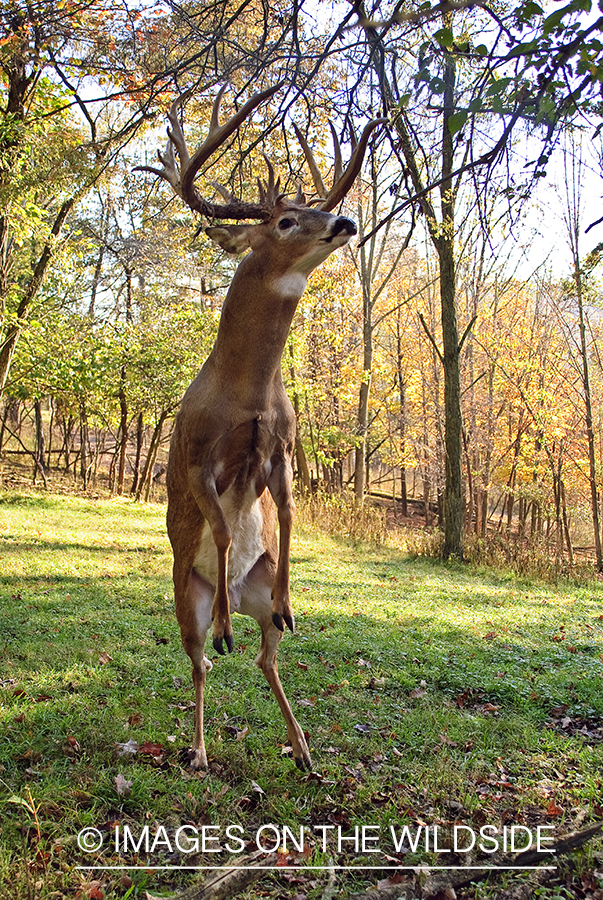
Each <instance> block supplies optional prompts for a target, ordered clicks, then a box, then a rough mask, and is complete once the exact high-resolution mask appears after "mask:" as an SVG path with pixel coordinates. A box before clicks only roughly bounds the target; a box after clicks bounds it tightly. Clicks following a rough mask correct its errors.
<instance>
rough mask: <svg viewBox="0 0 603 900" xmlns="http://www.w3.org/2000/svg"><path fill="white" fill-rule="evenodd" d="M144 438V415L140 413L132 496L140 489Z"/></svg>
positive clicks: (137, 426)
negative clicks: (139, 480)
mask: <svg viewBox="0 0 603 900" xmlns="http://www.w3.org/2000/svg"><path fill="white" fill-rule="evenodd" d="M143 438H144V428H143V414H142V412H139V413H138V418H137V420H136V457H135V459H134V472H133V478H132V487H131V488H130V493H131V494H135V493H136V489H137V487H138V478H139V476H140V457H141V454H142V441H143Z"/></svg>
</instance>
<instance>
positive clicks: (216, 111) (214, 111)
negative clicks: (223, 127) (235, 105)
mask: <svg viewBox="0 0 603 900" xmlns="http://www.w3.org/2000/svg"><path fill="white" fill-rule="evenodd" d="M225 90H226V85H225V84H223V85H222V87H221V88H220V90H219V91H218V93H217V94H216V99H215V100H214V105H213V106H212V108H211V119H210V121H209V133H210V134H212V132H214V131H216V129H218V128H219V127H220V107H221V106H222V97H223V96H224V91H225Z"/></svg>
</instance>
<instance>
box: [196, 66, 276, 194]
mask: <svg viewBox="0 0 603 900" xmlns="http://www.w3.org/2000/svg"><path fill="white" fill-rule="evenodd" d="M281 85H282V82H279V83H278V84H275V85H273V86H272V87H270V88H267V89H266V90H265V91H259V92H258V93H257V94H254V95H253V96H252V97H250V98H249V100H248V101H247V103H244V104H243V106H242V107H241V108H240V109H239V110H238V111H237V112H236V113H235V114H234V116H231V118H230V119H228V120H227V121H226V122H225V123H224V124H223V125H219V124H218V116H219V111H220V102H219V101H221V99H222V98H221V96H220V95H221V93H223V90H224V89H222V90H221V91H220V92H219V93H218V96H217V97H216V99H215V101H214V105H213V109H212V118H211V124H210V128H209V134H208V136H207V138H206V139H205V141H204V142H203V143H202V144H201V146H200V147H199V148H198V149H197V150H196V151H195V153H194V154H193V155H192V156H191V158H190V162H189V165H188V166H187V169H186V171H185V172H183V173H182V196H183V197H184V199H185V201H186V202H187V203H188V204H189V206H191V207H192V208H193V209H198V207H199V199H200V198H199V197H198V195H197V194H196V192H195V191H194V188H193V181H194V180H195V176H196V175H197V172H198V171H199V169H200V168H201V166H202V165H203V163H204V162H205V161H206V160H207V159H209V157H210V156H211V155H212V154H213V153H214V151H215V150H217V149H218V147H219V146H220V145H221V144H223V143H224V141H225V140H226V139H227V138H229V137H230V135H231V134H233V132H235V131H236V130H237V128H238V127H239V125H240V124H241V123H242V122H243V121H244V120H245V119H246V118H247V117H248V116H249V115H250V114H251V113H252V112H253V110H254V109H256V107H258V106H259V105H260V104H261V103H263V102H264V101H265V100H268V98H269V97H272V95H273V94H275V93H276V92H277V90H279V88H280V87H281Z"/></svg>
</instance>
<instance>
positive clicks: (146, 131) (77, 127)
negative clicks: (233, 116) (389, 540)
mask: <svg viewBox="0 0 603 900" xmlns="http://www.w3.org/2000/svg"><path fill="white" fill-rule="evenodd" d="M602 25H603V17H601V15H600V14H599V12H598V11H597V10H596V9H594V10H593V9H591V4H590V2H589V0H572V2H570V3H568V4H565V5H564V4H561V3H555V4H552V5H547V6H545V7H541V6H540V5H539V4H538V3H536V2H534V0H523V2H521V3H519V4H514V3H510V4H503V5H497V6H488V5H487V4H486V3H483V2H479V3H478V2H476V3H472V2H465V0H463V2H459V3H456V2H443V3H439V4H430V3H429V2H428V3H424V4H420V5H412V4H406V5H405V4H402V3H398V4H392V5H388V4H375V5H374V7H371V6H369V5H366V4H363V3H354V4H352V5H349V4H346V3H342V4H340V3H336V4H330V3H323V2H319V3H312V4H310V3H304V2H300V3H294V4H293V5H291V4H289V3H279V2H277V3H270V4H268V3H263V2H261V0H242V2H230V0H216V2H212V3H203V4H197V3H190V4H188V3H176V2H167V3H166V2H161V3H159V2H145V3H136V4H135V3H127V2H125V3H123V4H119V5H117V4H114V3H109V2H105V0H91V2H81V0H45V2H34V3H28V4H25V3H21V2H9V3H7V4H5V6H4V11H3V13H2V19H1V25H0V95H1V96H0V102H1V105H2V117H1V122H0V198H1V209H0V317H1V321H0V335H1V337H0V389H1V392H2V406H1V408H0V414H1V416H2V418H1V423H0V458H1V459H2V466H3V481H4V484H5V485H7V486H13V487H14V486H16V485H18V484H22V483H23V481H24V480H31V479H32V473H33V480H34V481H37V482H38V483H40V482H42V483H44V484H45V485H46V484H49V485H52V486H54V487H60V486H61V485H65V483H67V482H69V483H70V484H73V482H75V483H76V485H79V486H80V487H82V488H83V489H85V490H92V491H95V492H97V491H99V490H101V489H102V490H105V489H108V490H109V491H111V492H115V493H117V494H123V493H128V492H129V493H131V494H133V495H134V496H135V497H137V498H139V499H140V498H143V499H148V498H149V497H150V496H151V495H152V492H153V491H154V490H155V491H160V490H161V489H160V487H158V485H159V484H160V483H161V476H162V474H163V472H164V471H165V464H166V458H167V445H168V442H169V435H170V432H171V424H172V422H173V417H174V415H175V412H176V410H177V407H178V404H179V401H180V398H181V396H182V394H183V392H184V390H185V389H186V387H187V385H188V383H189V382H190V380H191V379H192V378H193V377H194V375H195V373H196V371H197V370H198V368H199V366H200V364H201V363H202V361H203V359H204V358H205V356H206V354H207V353H208V351H209V349H210V347H211V344H212V341H213V337H214V335H215V332H216V328H217V322H218V318H219V311H220V307H221V302H222V300H223V297H224V294H225V291H226V289H227V285H228V282H229V280H230V277H231V275H232V271H233V266H234V264H235V263H233V261H232V260H231V259H228V258H224V257H223V256H219V255H217V254H216V252H215V250H214V249H212V247H210V246H209V245H208V242H206V241H205V239H204V236H203V235H202V234H201V235H199V232H197V233H195V228H196V227H197V225H198V224H199V223H198V222H193V221H192V218H191V215H190V214H189V213H188V212H187V211H186V210H185V209H184V208H183V207H182V205H181V204H180V202H179V201H178V200H177V199H175V198H174V197H173V196H172V195H171V194H170V193H169V190H168V189H167V188H166V187H165V185H161V184H159V183H156V182H155V181H154V179H152V178H151V177H150V176H149V175H148V174H146V173H141V172H137V171H135V169H136V167H137V166H140V165H153V164H154V159H155V151H156V148H157V147H158V146H161V145H162V143H163V141H164V137H163V134H164V123H165V120H166V113H167V110H168V109H169V107H170V105H171V103H172V102H173V101H174V99H175V98H176V97H178V96H181V95H183V94H186V101H185V102H183V104H182V110H183V111H182V115H183V118H184V120H185V129H186V133H187V137H188V140H189V143H190V145H191V146H194V145H195V143H196V142H198V141H200V140H202V135H203V134H204V132H205V130H206V129H207V126H208V117H209V114H210V109H211V102H212V100H213V98H214V96H215V94H216V91H217V89H218V87H219V86H221V85H223V84H224V83H226V82H227V83H228V84H229V85H230V88H229V90H228V92H227V95H226V99H225V105H226V106H229V105H230V107H231V108H232V107H233V106H238V105H240V103H241V102H243V100H244V99H246V98H247V97H248V96H249V93H250V92H251V91H252V90H257V89H260V88H263V87H266V86H269V85H272V84H275V83H276V82H280V81H282V82H283V85H282V87H281V89H280V91H279V92H278V93H277V94H276V95H275V97H273V98H272V100H271V101H270V103H268V104H266V105H264V106H263V107H262V108H261V109H260V111H259V112H257V113H256V114H255V115H254V117H253V118H252V119H251V121H250V122H248V124H247V125H246V127H245V128H244V129H242V130H241V131H240V132H239V133H238V134H237V135H236V136H235V137H233V138H232V140H231V142H230V145H229V146H227V147H226V148H225V149H224V150H223V151H221V152H220V154H219V155H218V157H217V158H214V159H213V160H212V161H211V163H210V166H209V168H208V170H207V172H205V173H203V174H202V177H201V179H200V184H201V190H202V192H203V193H204V195H205V196H208V195H210V194H211V193H212V192H213V191H214V188H213V186H212V184H211V182H212V180H217V181H219V182H221V183H222V184H225V185H227V186H228V187H229V188H230V189H231V190H233V192H234V193H235V194H236V195H238V196H241V197H244V198H245V199H249V200H253V199H254V197H255V192H256V179H257V177H258V176H259V177H265V163H264V159H263V156H262V152H265V153H266V154H267V155H268V156H269V158H270V159H271V160H272V161H273V163H274V164H275V166H276V168H277V170H278V171H279V172H280V174H281V176H282V178H283V183H284V189H285V190H286V191H290V192H295V190H296V189H297V184H298V183H299V182H304V183H305V184H306V186H307V185H308V182H309V177H308V174H307V172H306V171H305V163H304V157H303V153H302V151H301V148H300V147H299V145H298V144H297V142H296V141H295V140H294V138H293V127H292V126H293V123H295V124H296V125H297V126H298V128H299V129H300V131H301V132H302V134H303V135H304V136H305V137H306V139H307V140H308V142H309V143H310V145H311V146H312V148H313V150H314V152H315V154H316V155H317V158H318V159H319V160H320V161H321V164H323V169H325V170H328V169H329V167H330V166H332V164H333V149H332V148H333V143H332V139H331V135H330V129H329V126H331V127H334V128H335V130H336V132H337V133H338V134H340V135H341V136H342V140H343V142H344V146H348V147H349V146H350V144H353V142H354V134H355V132H356V131H358V130H359V129H360V128H361V127H362V125H363V124H364V123H365V122H366V121H367V120H368V119H369V118H371V117H375V116H378V115H383V116H385V117H387V118H388V120H389V124H388V126H387V127H383V128H380V129H378V130H377V131H375V133H374V135H373V138H372V140H371V144H370V147H369V151H368V153H367V158H366V162H365V169H364V172H363V175H362V177H361V178H360V179H359V180H358V182H357V184H356V187H355V190H354V192H353V193H352V194H350V195H349V196H348V198H347V200H346V202H345V212H346V213H347V214H348V215H350V216H351V217H352V218H354V219H355V220H356V221H357V222H358V223H359V241H358V242H357V243H356V245H355V246H354V247H352V248H351V249H350V250H349V251H348V250H346V251H345V252H341V253H338V254H335V255H334V256H333V257H331V258H330V259H329V261H328V262H327V263H326V264H324V265H323V266H322V267H321V268H320V269H319V270H318V271H317V272H316V273H315V275H314V276H313V279H312V281H311V284H310V286H309V288H308V290H307V292H306V294H305V295H304V297H303V298H302V301H301V304H300V307H299V311H298V314H297V317H296V319H295V321H294V325H293V328H292V332H291V336H290V339H289V342H288V345H287V348H286V351H285V356H284V360H283V370H284V374H285V377H286V380H287V386H288V390H289V393H290V396H291V398H292V400H293V402H294V406H295V410H296V414H297V417H298V441H297V447H296V467H297V483H298V488H299V492H300V494H302V495H304V494H305V495H311V494H314V495H315V494H316V492H317V491H318V492H320V495H321V496H322V495H324V494H325V493H327V494H329V495H330V496H331V497H335V498H337V497H340V496H343V497H350V498H352V500H351V502H352V505H354V504H355V505H356V507H357V506H358V504H361V503H362V501H363V499H364V498H365V496H366V495H367V494H368V493H370V494H371V495H372V497H373V498H378V499H381V500H382V501H383V502H384V504H385V505H386V506H387V507H388V516H389V518H388V522H389V523H390V524H391V523H392V522H394V521H395V522H396V523H397V524H402V525H412V524H413V523H419V524H420V525H421V526H424V527H425V528H427V529H428V530H429V533H430V535H431V534H432V530H434V529H435V531H434V532H433V537H431V538H430V543H429V547H430V549H431V551H432V552H434V553H442V554H443V555H444V556H446V557H448V556H457V557H462V556H463V555H465V556H467V555H468V554H470V553H474V554H477V555H479V554H482V555H486V556H487V555H488V554H490V555H492V553H494V552H495V551H496V552H503V554H504V555H505V557H506V558H508V559H509V558H516V559H517V558H518V557H521V556H522V555H523V556H525V555H526V554H532V556H533V555H534V554H535V553H544V554H545V555H546V557H547V559H551V560H553V562H554V564H555V565H556V566H557V567H558V568H566V567H567V566H570V567H571V566H576V565H577V564H582V563H586V564H587V565H589V566H592V565H593V562H594V565H595V566H596V567H597V569H599V570H601V569H603V554H602V550H601V502H602V494H601V480H602V477H603V407H602V402H601V400H602V397H601V393H602V391H603V362H602V356H601V341H602V340H603V334H602V323H601V315H600V295H601V282H600V276H601V265H600V263H601V251H602V245H601V243H600V242H598V241H599V239H600V237H601V229H602V227H603V226H601V223H600V221H599V222H597V221H593V220H596V219H598V214H597V206H596V204H595V203H593V198H594V197H598V196H599V195H600V183H601V181H600V179H601V176H602V174H603V173H602V164H603V157H602V151H601V112H602V105H601V82H602V79H603V62H602V51H603V44H602V43H601V28H602ZM283 126H284V127H283ZM593 210H594V211H593ZM539 211H540V212H539ZM589 226H591V227H590V228H589ZM587 231H588V233H587V234H586V232H587ZM387 498H389V499H387ZM321 508H322V507H321Z"/></svg>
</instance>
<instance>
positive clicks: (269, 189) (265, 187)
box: [258, 153, 282, 206]
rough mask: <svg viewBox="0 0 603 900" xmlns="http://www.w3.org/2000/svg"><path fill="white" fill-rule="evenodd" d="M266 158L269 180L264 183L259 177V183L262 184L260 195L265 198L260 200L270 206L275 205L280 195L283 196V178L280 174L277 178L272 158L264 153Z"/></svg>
mask: <svg viewBox="0 0 603 900" xmlns="http://www.w3.org/2000/svg"><path fill="white" fill-rule="evenodd" d="M264 159H265V160H266V168H267V169H268V181H267V182H266V183H265V184H264V183H262V182H261V181H260V179H259V178H258V185H259V186H260V197H262V196H263V199H261V200H260V202H261V203H267V204H269V205H270V206H275V205H276V203H277V200H278V199H279V197H281V196H282V195H281V193H280V190H281V179H280V176H279V177H278V178H275V176H274V166H273V165H272V162H271V161H270V158H269V157H268V156H266V154H265V153H264Z"/></svg>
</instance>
